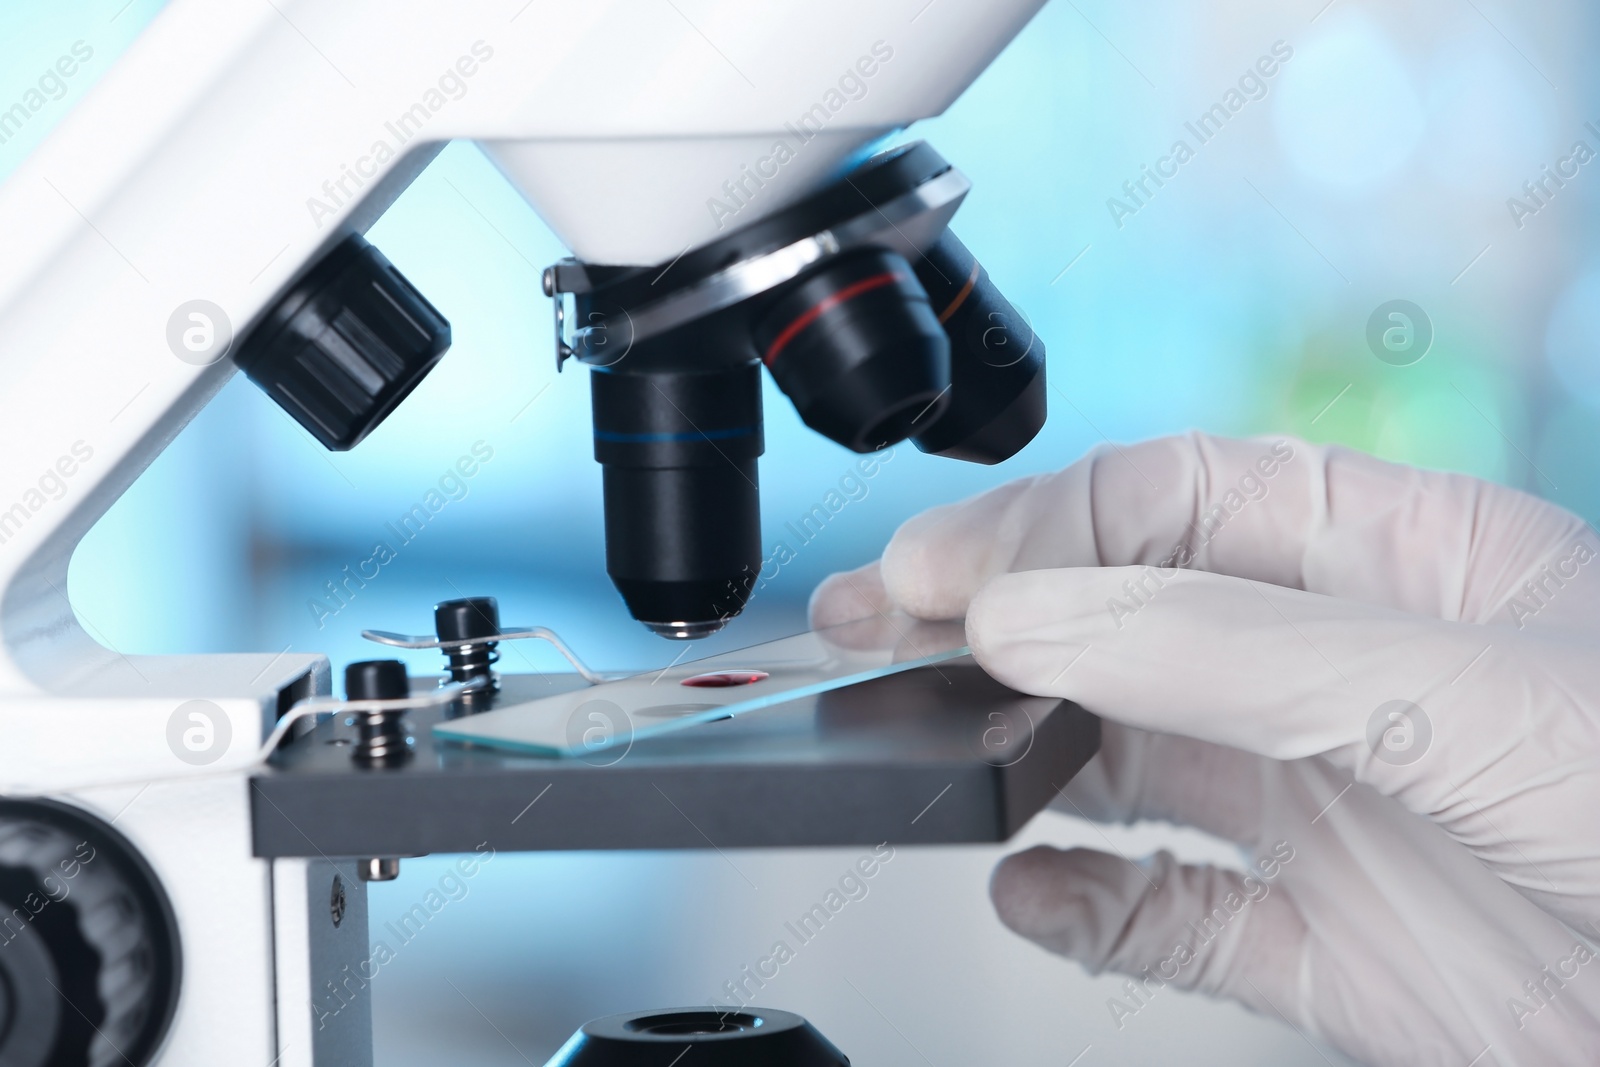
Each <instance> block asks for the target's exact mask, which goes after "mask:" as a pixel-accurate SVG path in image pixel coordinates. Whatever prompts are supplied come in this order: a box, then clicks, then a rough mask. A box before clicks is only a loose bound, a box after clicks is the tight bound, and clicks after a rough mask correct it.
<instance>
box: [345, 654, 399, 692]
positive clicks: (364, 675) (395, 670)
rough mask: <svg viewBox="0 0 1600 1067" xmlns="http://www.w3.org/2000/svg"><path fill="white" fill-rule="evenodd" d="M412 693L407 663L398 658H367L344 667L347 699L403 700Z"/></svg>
mask: <svg viewBox="0 0 1600 1067" xmlns="http://www.w3.org/2000/svg"><path fill="white" fill-rule="evenodd" d="M410 695H411V681H410V679H409V678H407V676H406V665H405V664H404V663H401V662H400V661H399V660H397V659H367V660H362V661H361V662H359V663H352V664H350V665H349V666H348V667H346V668H345V669H344V697H345V699H346V700H403V699H404V698H406V697H408V696H410Z"/></svg>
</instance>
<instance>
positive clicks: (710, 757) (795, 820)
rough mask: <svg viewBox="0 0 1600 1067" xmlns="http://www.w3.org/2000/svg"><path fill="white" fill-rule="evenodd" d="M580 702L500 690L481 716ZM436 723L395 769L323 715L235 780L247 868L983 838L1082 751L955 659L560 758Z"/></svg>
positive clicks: (510, 685)
mask: <svg viewBox="0 0 1600 1067" xmlns="http://www.w3.org/2000/svg"><path fill="white" fill-rule="evenodd" d="M417 684H418V685H419V687H420V686H425V685H429V684H431V683H430V682H428V681H427V680H425V679H419V680H418V683H417ZM582 687H583V682H582V680H581V679H579V678H578V677H577V676H576V675H516V674H508V675H504V676H502V678H501V684H500V690H499V691H498V692H497V693H496V694H495V695H494V700H495V702H496V703H497V704H500V705H504V704H507V703H512V702H519V701H526V700H530V699H534V698H536V697H542V696H550V695H554V694H558V693H561V692H563V691H572V690H577V689H580V688H582ZM447 712H448V708H446V707H434V708H429V709H421V710H417V711H414V712H411V713H409V714H408V715H407V722H408V727H409V732H410V733H411V735H412V737H413V742H412V746H411V756H410V758H409V759H406V760H405V761H404V762H403V763H401V764H400V765H398V766H393V767H366V766H362V765H360V764H358V763H357V762H355V761H354V760H352V759H351V755H350V753H351V739H352V737H353V734H352V732H351V730H350V729H349V727H348V726H346V725H344V723H343V722H342V721H341V719H340V718H338V717H336V718H335V719H334V720H332V721H329V722H324V723H322V724H321V725H320V726H318V727H317V728H316V730H315V731H313V732H311V733H309V734H307V735H305V736H303V737H301V738H299V739H297V740H296V741H294V742H293V743H292V744H289V745H288V746H286V747H285V748H284V749H282V750H281V751H279V752H278V754H277V755H275V756H274V757H273V759H272V760H271V762H270V763H269V764H268V765H267V768H266V769H265V770H264V771H262V772H261V773H259V774H256V775H255V776H253V777H252V779H251V783H250V785H251V807H252V823H253V836H254V852H255V855H257V856H263V857H275V856H335V857H337V856H357V857H365V856H410V855H420V854H423V853H429V852H470V851H472V850H473V849H475V848H477V847H478V846H479V845H480V844H483V843H485V842H487V843H488V844H489V845H490V846H491V847H493V848H495V849H498V850H502V851H535V850H551V849H664V848H713V847H715V848H782V847H795V846H806V845H819V846H820V845H866V844H876V843H879V842H882V841H891V842H894V843H896V844H956V843H962V842H994V841H1003V840H1005V839H1006V838H1008V837H1010V836H1011V835H1012V834H1014V833H1015V832H1016V831H1017V830H1018V829H1020V828H1021V827H1022V825H1023V824H1024V823H1026V822H1027V821H1028V820H1029V819H1030V818H1032V817H1033V815H1034V814H1036V813H1037V812H1038V811H1039V809H1041V808H1042V807H1044V806H1045V804H1047V803H1048V802H1049V801H1050V799H1051V797H1052V796H1054V795H1055V793H1056V790H1057V789H1058V788H1059V787H1061V786H1063V785H1065V784H1066V783H1067V781H1068V780H1069V779H1070V778H1071V777H1072V776H1073V775H1074V774H1076V773H1077V772H1078V771H1079V769H1081V768H1082V767H1083V765H1084V764H1085V763H1087V762H1088V760H1089V758H1090V757H1091V756H1093V755H1094V753H1095V751H1096V750H1097V749H1098V747H1099V743H1100V722H1099V720H1098V719H1096V718H1095V717H1094V716H1092V715H1090V714H1089V713H1087V712H1085V711H1084V710H1083V709H1082V708H1079V707H1078V706H1077V705H1075V704H1072V703H1070V702H1068V701H1063V700H1056V699H1054V698H1048V697H1029V696H1023V695H1021V694H1018V693H1016V692H1014V691H1012V690H1010V689H1007V688H1006V687H1004V686H1002V685H1001V684H1000V683H998V682H996V681H994V680H993V679H992V678H990V677H989V676H988V675H986V674H984V673H983V671H982V670H981V669H979V668H978V667H977V666H976V665H975V664H974V663H973V662H972V661H971V659H970V658H961V659H956V660H952V661H948V662H945V663H941V664H935V665H930V666H925V667H919V668H916V669H914V670H909V671H905V672H903V673H899V674H894V675H890V676H887V677H881V678H876V679H873V680H871V681H866V682H861V683H858V684H855V685H850V686H846V687H844V688H841V689H834V690H831V691H828V692H824V693H817V694H813V695H810V696H805V697H802V698H799V699H796V700H792V701H788V702H786V703H782V704H777V705H774V706H771V707H767V708H763V709H761V710H758V711H752V712H748V713H746V714H743V715H739V716H736V717H734V718H729V719H722V720H718V721H714V722H707V723H701V724H698V725H694V726H689V727H686V728H684V729H683V730H680V731H677V732H674V733H670V734H666V735H661V736H655V737H649V738H643V739H635V740H634V741H633V743H632V744H631V745H627V746H616V747H614V748H607V749H601V750H599V751H596V752H594V753H592V754H590V755H588V756H582V757H576V758H567V759H552V758H547V757H539V756H531V755H520V754H516V753H512V752H507V751H503V750H496V749H490V748H482V747H477V746H474V745H471V744H462V743H457V742H452V741H449V740H446V739H444V738H442V737H439V738H436V737H435V736H434V731H433V729H432V727H433V726H434V724H435V723H437V722H440V721H441V720H443V718H444V717H445V715H446V714H447ZM455 721H461V720H455Z"/></svg>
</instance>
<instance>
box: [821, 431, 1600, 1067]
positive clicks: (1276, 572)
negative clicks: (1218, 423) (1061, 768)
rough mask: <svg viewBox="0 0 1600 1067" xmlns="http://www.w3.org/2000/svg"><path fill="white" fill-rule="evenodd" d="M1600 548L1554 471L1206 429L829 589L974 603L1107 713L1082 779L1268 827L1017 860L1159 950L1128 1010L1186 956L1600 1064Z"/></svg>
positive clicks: (1031, 666)
mask: <svg viewBox="0 0 1600 1067" xmlns="http://www.w3.org/2000/svg"><path fill="white" fill-rule="evenodd" d="M1217 509H1220V510H1217ZM1597 556H1600V542H1597V539H1596V537H1595V535H1594V532H1593V531H1592V530H1591V529H1590V528H1589V527H1588V526H1587V525H1586V524H1585V523H1584V522H1583V521H1582V520H1580V519H1578V518H1577V517H1575V516H1573V515H1571V514H1568V513H1567V512H1565V511H1562V510H1561V509H1559V508H1557V507H1555V506H1554V505H1551V504H1548V503H1545V502H1543V501H1540V500H1538V499H1536V498H1534V497H1531V496H1528V495H1526V494H1524V493H1520V492H1516V491H1513V490H1510V489H1505V488H1502V487H1499V486H1494V485H1489V484H1486V483H1483V482H1480V481H1477V480H1475V479H1472V478H1467V477H1462V476H1459V475H1449V474H1438V473H1430V472H1425V471H1418V470H1413V469H1409V468H1406V467H1400V466H1395V465H1393V464H1389V463H1383V462H1380V461H1378V460H1375V459H1372V458H1371V457H1368V456H1364V455H1361V454H1359V453H1356V452H1352V451H1349V450H1346V449H1340V448H1323V447H1316V446H1311V445H1307V444H1305V443H1304V442H1301V441H1296V440H1290V439H1281V438H1280V439H1263V440H1256V441H1230V440H1221V439H1214V438H1208V437H1204V436H1200V435H1190V436H1188V437H1184V438H1168V439H1163V440H1159V441H1151V442H1147V443H1144V444H1140V445H1135V446H1130V447H1127V448H1123V449H1104V450H1101V451H1098V452H1096V453H1095V454H1093V455H1091V456H1090V457H1088V458H1086V459H1084V460H1082V461H1080V462H1078V463H1076V464H1074V465H1073V466H1071V467H1069V468H1067V469H1066V470H1063V471H1061V472H1059V473H1056V474H1052V475H1046V476H1040V477H1034V478H1027V479H1023V480H1021V481H1017V482H1013V483H1011V484H1009V485H1005V486H1001V487H1000V488H998V489H995V490H993V491H991V492H988V493H985V494H983V495H982V496H979V497H976V498H974V499H972V500H969V501H966V502H964V503H961V504H956V505H951V506H946V507H940V508H935V509H933V510H932V511H929V512H927V513H925V514H923V515H920V516H918V517H916V518H914V519H912V520H911V521H910V522H908V523H906V524H905V525H904V526H903V527H902V528H901V529H900V531H899V532H898V533H897V534H896V535H895V537H894V539H893V541H892V542H891V543H890V545H889V547H888V549H887V550H886V551H885V553H884V556H883V559H882V561H881V565H880V564H879V563H873V564H870V565H868V566H867V567H864V568H862V569H861V570H858V571H854V572H850V573H848V574H842V575H834V576H833V577H831V578H829V579H828V580H827V581H826V582H824V583H823V585H822V586H820V587H819V588H818V590H817V592H816V594H815V596H814V597H813V600H812V615H813V621H814V623H815V624H816V625H827V624H829V623H832V622H839V621H844V620H845V619H849V618H855V617H861V616H864V615H868V614H871V613H873V612H875V611H880V610H887V609H889V608H890V607H898V608H900V609H902V610H905V611H908V612H910V613H911V614H913V615H917V616H920V617H923V618H935V619H937V618H954V617H959V616H961V615H963V614H965V615H966V618H967V634H968V639H969V641H970V643H971V645H972V648H973V653H974V655H975V656H976V657H977V659H978V662H979V663H981V664H982V665H983V667H984V668H985V669H986V670H988V671H989V672H990V673H991V674H993V675H994V676H995V677H996V678H998V679H1000V680H1001V681H1003V682H1005V683H1006V684H1008V685H1010V686H1012V687H1013V688H1016V689H1018V690H1021V691H1024V692H1028V693H1034V694H1039V695H1048V696H1058V697H1066V698H1069V699H1071V700H1075V701H1077V702H1078V703H1079V704H1081V705H1083V706H1084V707H1085V708H1087V709H1088V710H1090V711H1092V712H1095V713H1096V714H1098V715H1100V716H1102V717H1103V718H1104V720H1105V723H1104V741H1103V744H1102V748H1101V751H1100V754H1099V755H1098V756H1096V757H1095V759H1094V760H1093V761H1092V762H1091V763H1090V764H1089V765H1088V767H1086V768H1085V769H1084V771H1083V772H1082V773H1080V774H1079V775H1078V776H1077V777H1076V778H1075V779H1074V780H1073V781H1072V783H1071V784H1070V785H1068V786H1067V787H1066V789H1065V790H1064V791H1063V797H1064V799H1065V801H1066V805H1065V808H1066V810H1069V811H1071V810H1073V809H1076V810H1077V811H1078V812H1079V813H1081V814H1084V815H1086V816H1087V817H1089V818H1093V819H1098V820H1102V821H1110V822H1134V821H1137V820H1140V819H1159V820H1167V821H1170V822H1174V823H1182V824H1188V825H1193V826H1196V827H1199V828H1201V829H1203V830H1206V831H1209V832H1210V833H1212V834H1215V835H1218V836H1220V837H1222V838H1225V839H1227V840H1230V841H1234V842H1237V843H1238V844H1239V845H1241V846H1242V848H1243V850H1244V851H1245V857H1246V863H1245V864H1242V865H1241V869H1240V870H1239V871H1228V870H1219V869H1214V868H1211V867H1192V866H1183V865H1180V864H1178V863H1176V862H1174V861H1173V859H1172V858H1171V856H1169V855H1167V854H1165V853H1162V854H1158V855H1157V856H1155V857H1153V858H1150V859H1147V860H1143V861H1140V862H1138V863H1137V864H1136V863H1134V862H1132V861H1130V860H1127V859H1125V858H1123V857H1119V856H1116V855H1110V854H1106V853H1101V852H1097V851H1093V850H1088V849H1073V850H1071V851H1066V852H1061V851H1057V850H1054V849H1048V848H1036V849H1032V850H1029V851H1027V852H1023V853H1021V854H1019V855H1014V856H1011V857H1008V858H1007V859H1006V860H1005V861H1004V862H1002V863H1001V865H1000V866H999V867H998V868H997V869H996V871H995V875H994V879H993V885H992V895H993V897H994V902H995V906H996V908H997V909H998V911H999V914H1000V916H1001V918H1002V919H1003V920H1004V921H1005V923H1006V924H1007V925H1008V926H1010V927H1011V928H1012V929H1014V930H1016V931H1017V932H1019V933H1021V934H1023V935H1024V936H1026V937H1029V938H1032V939H1033V940H1035V941H1037V942H1038V943H1040V944H1041V945H1043V946H1044V947H1046V948H1048V949H1050V950H1052V951H1054V952H1058V953H1060V954H1062V955H1065V956H1069V957H1071V958H1073V959H1076V960H1079V961H1081V962H1082V963H1083V964H1084V965H1085V966H1086V967H1087V968H1088V969H1089V970H1091V971H1092V972H1099V971H1101V970H1102V969H1110V970H1114V971H1120V972H1123V973H1126V974H1129V975H1135V976H1137V980H1136V982H1135V984H1134V985H1133V986H1132V987H1131V991H1130V992H1129V993H1127V994H1126V995H1124V996H1122V997H1120V998H1117V1001H1119V1002H1120V1007H1119V1006H1118V1003H1117V1002H1113V1003H1110V1004H1108V1006H1107V1007H1108V1011H1109V1012H1110V1013H1111V1015H1112V1016H1114V1017H1116V1018H1117V1019H1118V1021H1119V1024H1123V1025H1132V1023H1131V1020H1130V1019H1129V1016H1131V1015H1134V1014H1137V1011H1138V1010H1139V1009H1140V1008H1141V1007H1142V1005H1143V1004H1144V1003H1146V1002H1148V999H1149V997H1151V996H1161V995H1163V994H1162V988H1163V985H1162V980H1163V979H1166V980H1167V981H1166V984H1167V985H1171V986H1175V987H1178V988H1184V989H1198V990H1201V991H1203V992H1206V993H1209V994H1212V995H1215V996H1220V997H1226V998H1230V999H1233V1000H1236V1001H1239V1002H1241V1003H1243V1004H1245V1005H1247V1006H1249V1007H1250V1008H1253V1009H1254V1010H1256V1011H1259V1012H1261V1013H1263V1014H1266V1015H1268V1016H1272V1017H1277V1018H1281V1019H1283V1020H1284V1021H1286V1022H1287V1023H1288V1024H1289V1025H1291V1026H1293V1027H1296V1028H1297V1029H1299V1030H1300V1031H1301V1032H1302V1033H1304V1034H1307V1035H1310V1036H1312V1037H1316V1038H1318V1039H1321V1040H1324V1041H1326V1042H1328V1043H1330V1044H1332V1045H1334V1046H1336V1047H1337V1048H1339V1049H1341V1050H1343V1051H1345V1052H1347V1053H1349V1054H1350V1055H1352V1056H1354V1057H1356V1058H1358V1059H1361V1060H1364V1061H1366V1062H1369V1063H1373V1064H1404V1065H1415V1064H1442V1065H1450V1067H1468V1065H1469V1064H1471V1065H1473V1067H1487V1065H1490V1064H1500V1065H1505V1067H1509V1065H1512V1064H1528V1065H1534V1064H1538V1065H1548V1064H1596V1063H1600V959H1596V958H1594V954H1593V952H1592V949H1591V946H1592V945H1593V944H1594V943H1595V940H1596V938H1597V937H1600V924H1597V920H1600V654H1597V652H1600V648H1597V645H1600V561H1597V558H1596V557H1597ZM1163 563H1165V564H1168V568H1167V569H1162V568H1161V567H1159V566H1158V565H1159V564H1163ZM1174 564H1176V566H1174ZM1529 583H1532V584H1531V585H1530V584H1529ZM1391 701H1405V702H1409V703H1410V704H1412V705H1415V706H1418V707H1420V708H1421V709H1422V713H1421V715H1418V714H1417V713H1416V711H1415V710H1414V709H1411V710H1409V711H1408V709H1406V708H1405V706H1404V705H1394V706H1390V707H1387V708H1386V707H1385V705H1389V702H1391ZM1396 708H1398V709H1400V710H1402V711H1408V714H1407V715H1406V716H1405V717H1403V718H1401V719H1391V718H1389V712H1390V711H1392V710H1395V709H1396ZM1375 717H1376V719H1377V725H1376V726H1372V725H1371V724H1372V723H1373V722H1374V719H1375ZM1430 728H1431V739H1429V738H1428V736H1427V735H1428V733H1429V732H1430ZM1369 731H1370V733H1369ZM1369 738H1370V739H1369ZM1252 867H1253V870H1252V869H1251V868H1252ZM1564 923H1565V924H1570V926H1569V925H1564ZM1180 946H1181V948H1180ZM1190 953H1192V958H1190ZM1166 995H1170V993H1168V994H1166Z"/></svg>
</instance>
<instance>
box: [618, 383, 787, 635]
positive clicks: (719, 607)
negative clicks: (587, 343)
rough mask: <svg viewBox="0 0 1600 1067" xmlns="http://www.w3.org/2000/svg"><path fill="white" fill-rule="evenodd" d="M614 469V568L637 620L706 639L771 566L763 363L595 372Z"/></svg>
mask: <svg viewBox="0 0 1600 1067" xmlns="http://www.w3.org/2000/svg"><path fill="white" fill-rule="evenodd" d="M589 381H590V383H591V385H590V388H591V399H592V401H593V407H594V457H595V459H596V460H598V461H599V462H600V464H601V465H602V468H603V471H604V476H603V477H604V497H605V533H606V572H607V573H608V574H610V576H611V580H612V582H613V583H614V584H615V585H616V587H617V591H618V592H619V593H621V594H622V599H623V600H624V602H626V604H627V606H628V611H629V612H630V613H631V614H632V615H633V617H634V618H636V619H638V620H639V621H640V622H642V623H644V624H645V626H646V627H648V628H649V629H650V630H651V631H652V632H654V633H657V634H659V635H661V636H663V637H670V638H678V639H683V638H693V637H704V636H706V635H707V634H711V633H715V632H716V631H717V630H719V629H721V628H722V626H723V624H724V623H726V621H727V620H728V619H729V618H731V617H733V616H734V615H737V614H738V613H739V612H740V611H741V610H742V609H743V608H744V605H745V601H746V600H747V599H748V598H749V593H750V589H751V586H752V580H753V577H754V575H756V574H757V573H759V571H760V568H761V507H760V494H759V491H758V489H757V486H758V484H759V480H758V475H757V471H756V459H757V457H759V456H760V455H761V453H762V452H763V451H764V440H763V435H762V427H761V366H760V364H758V363H754V362H751V363H745V364H740V365H736V366H733V367H731V368H726V369H721V370H715V371H710V372H701V373H690V372H655V373H648V374H640V373H618V372H613V371H606V370H600V369H597V370H595V371H594V372H593V373H591V374H590V376H589Z"/></svg>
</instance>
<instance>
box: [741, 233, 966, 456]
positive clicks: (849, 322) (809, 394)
mask: <svg viewBox="0 0 1600 1067" xmlns="http://www.w3.org/2000/svg"><path fill="white" fill-rule="evenodd" d="M754 339H755V344H756V351H757V352H759V353H760V354H761V359H762V362H764V363H765V364H766V365H767V367H768V369H769V370H771V371H772V377H773V379H774V380H776V381H777V383H778V387H779V388H781V389H782V390H783V391H784V393H785V394H787V395H788V397H789V399H790V400H792V401H794V406H795V409H796V410H797V411H799V413H800V417H801V418H802V419H803V420H805V424H806V425H807V426H810V427H811V428H812V429H813V430H816V431H817V432H818V433H820V434H822V435H823V436H825V437H828V438H831V439H832V440H834V441H837V442H838V443H839V444H841V445H844V446H845V447H846V448H849V449H851V450H853V451H856V452H876V451H877V450H878V449H880V448H885V447H887V446H889V445H892V444H895V443H896V442H899V441H903V440H905V439H906V438H907V437H909V436H911V435H912V434H913V433H915V432H916V431H917V428H918V427H920V426H931V425H932V424H933V422H934V420H936V419H937V418H938V417H939V414H940V413H941V412H942V411H943V409H944V404H945V400H946V397H945V393H946V391H947V387H948V386H949V384H950V343H949V341H947V340H946V339H945V336H944V331H943V330H941V329H940V328H939V321H938V319H936V318H935V317H934V314H933V309H932V308H931V307H929V306H928V295H927V293H925V292H924V291H923V288H922V286H921V285H920V284H919V283H918V282H917V279H916V275H915V274H914V273H913V272H912V270H911V266H910V264H908V263H907V262H906V261H905V259H904V258H902V257H901V256H900V255H899V254H897V253H895V252H892V251H889V250H887V249H882V250H873V251H869V252H862V253H858V254H856V255H850V256H844V257H841V258H839V259H836V260H834V261H832V262H831V263H828V264H827V265H825V266H823V267H821V268H820V269H818V270H816V271H814V272H813V273H811V274H810V275H808V276H807V277H805V278H803V279H802V280H801V281H799V282H798V283H796V284H795V285H793V286H791V287H790V288H789V289H788V290H786V291H785V292H784V293H783V295H781V296H779V297H778V298H777V300H776V301H775V302H774V303H773V304H772V306H771V307H770V308H769V309H767V310H766V311H765V312H764V313H763V314H762V316H761V318H760V319H759V320H758V321H757V322H756V324H755V330H754Z"/></svg>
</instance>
